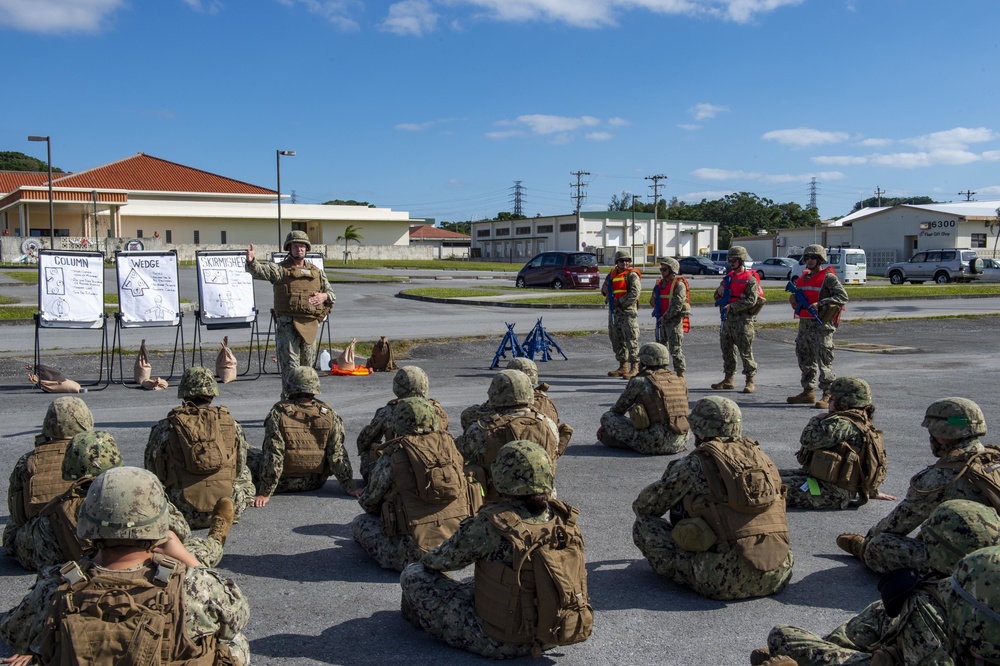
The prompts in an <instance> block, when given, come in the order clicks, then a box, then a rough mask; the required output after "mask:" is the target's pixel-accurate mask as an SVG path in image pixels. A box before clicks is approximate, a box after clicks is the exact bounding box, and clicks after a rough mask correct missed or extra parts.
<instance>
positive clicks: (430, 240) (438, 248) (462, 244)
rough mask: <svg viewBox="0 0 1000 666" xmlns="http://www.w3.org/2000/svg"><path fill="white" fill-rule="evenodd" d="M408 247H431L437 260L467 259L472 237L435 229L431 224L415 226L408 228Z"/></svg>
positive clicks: (438, 228) (448, 230)
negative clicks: (450, 258)
mask: <svg viewBox="0 0 1000 666" xmlns="http://www.w3.org/2000/svg"><path fill="white" fill-rule="evenodd" d="M410 245H422V246H429V247H433V248H435V252H436V253H437V258H438V259H448V258H449V257H456V258H460V259H468V257H469V248H470V247H472V236H467V235H466V234H460V233H458V232H457V231H452V230H450V229H442V228H440V227H435V226H434V225H432V224H416V225H413V226H411V227H410Z"/></svg>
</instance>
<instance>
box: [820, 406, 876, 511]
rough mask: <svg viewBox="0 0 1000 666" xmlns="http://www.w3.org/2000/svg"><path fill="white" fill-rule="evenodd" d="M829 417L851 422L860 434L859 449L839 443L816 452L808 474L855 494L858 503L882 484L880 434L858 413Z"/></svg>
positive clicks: (866, 499)
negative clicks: (856, 494)
mask: <svg viewBox="0 0 1000 666" xmlns="http://www.w3.org/2000/svg"><path fill="white" fill-rule="evenodd" d="M831 416H836V417H838V418H843V419H846V420H848V421H850V422H851V423H852V424H853V425H854V427H856V428H857V429H858V432H859V433H860V434H861V447H860V449H855V448H854V447H852V446H850V445H849V444H847V443H846V442H841V443H840V444H838V445H837V446H836V447H834V448H832V449H824V450H821V451H816V452H815V453H813V454H812V457H811V458H810V460H809V466H808V469H807V471H808V472H809V475H810V476H813V477H815V478H817V479H819V480H820V481H826V482H828V483H832V484H834V485H837V486H840V487H841V488H844V489H845V490H847V491H849V492H852V493H858V497H859V498H860V500H861V501H860V503H861V504H864V503H865V502H867V501H868V499H869V498H870V497H872V496H874V495H877V494H878V489H879V486H881V485H882V482H883V481H885V477H886V473H887V471H888V459H887V458H886V455H885V438H884V436H883V434H882V431H881V430H879V429H877V428H876V427H875V426H874V425H872V423H871V421H869V420H868V419H867V418H866V417H865V416H862V414H861V413H860V412H858V411H847V410H845V411H842V412H836V413H835V414H833V415H831Z"/></svg>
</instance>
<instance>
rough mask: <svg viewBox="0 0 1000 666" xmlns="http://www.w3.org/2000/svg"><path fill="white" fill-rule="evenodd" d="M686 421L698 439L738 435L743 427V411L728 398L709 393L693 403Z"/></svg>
mask: <svg viewBox="0 0 1000 666" xmlns="http://www.w3.org/2000/svg"><path fill="white" fill-rule="evenodd" d="M688 422H689V423H690V424H691V431H692V432H694V434H695V435H696V436H697V437H698V438H699V439H711V438H713V437H739V436H740V432H741V431H742V429H743V413H742V412H741V411H740V407H739V405H737V404H736V403H735V402H733V401H732V400H730V399H729V398H723V397H722V396H718V395H710V396H708V397H707V398H702V399H701V400H699V401H698V402H696V403H695V404H694V407H693V408H692V409H691V415H690V416H688Z"/></svg>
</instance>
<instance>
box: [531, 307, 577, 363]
mask: <svg viewBox="0 0 1000 666" xmlns="http://www.w3.org/2000/svg"><path fill="white" fill-rule="evenodd" d="M552 347H555V349H556V351H557V352H559V353H560V354H562V357H563V358H564V359H566V360H567V361H568V360H569V357H568V356H566V353H565V352H564V351H563V350H562V348H561V347H560V346H559V344H558V343H557V342H556V341H555V340H553V339H552V336H551V335H549V333H548V331H546V330H545V327H543V326H542V318H541V317H539V318H538V322H536V323H535V327H534V328H533V329H531V332H530V333H528V335H527V336H526V337H525V338H524V341H523V342H522V343H521V349H522V351H523V352H524V356H527V357H528V358H530V359H531V360H532V361H534V360H535V354H536V353H541V355H542V360H543V361H548V360H549V359H551V358H552V352H551V348H552Z"/></svg>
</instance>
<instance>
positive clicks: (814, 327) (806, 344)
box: [795, 319, 837, 393]
mask: <svg viewBox="0 0 1000 666" xmlns="http://www.w3.org/2000/svg"><path fill="white" fill-rule="evenodd" d="M795 358H796V359H797V360H798V362H799V370H800V371H801V373H802V377H801V384H802V388H804V389H813V388H816V386H817V379H816V378H817V376H818V377H819V382H818V384H819V389H820V390H821V391H823V392H824V393H826V391H827V390H828V389H829V388H830V384H832V383H833V380H834V379H836V378H837V375H835V374H834V373H833V331H832V330H827V327H826V324H820V323H819V322H817V321H814V320H812V319H799V334H798V335H797V336H795Z"/></svg>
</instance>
